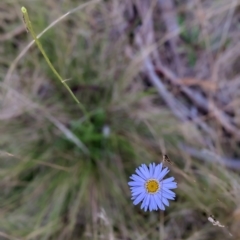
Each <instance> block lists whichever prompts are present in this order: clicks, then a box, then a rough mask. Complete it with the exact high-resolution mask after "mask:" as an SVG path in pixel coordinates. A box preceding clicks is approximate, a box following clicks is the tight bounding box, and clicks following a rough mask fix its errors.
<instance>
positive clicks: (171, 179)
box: [162, 177, 175, 183]
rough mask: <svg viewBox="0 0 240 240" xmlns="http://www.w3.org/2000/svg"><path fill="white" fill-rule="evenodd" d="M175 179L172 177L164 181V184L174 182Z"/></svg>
mask: <svg viewBox="0 0 240 240" xmlns="http://www.w3.org/2000/svg"><path fill="white" fill-rule="evenodd" d="M174 179H175V178H174V177H170V178H166V179H164V180H163V181H162V182H163V183H169V182H173V180H174Z"/></svg>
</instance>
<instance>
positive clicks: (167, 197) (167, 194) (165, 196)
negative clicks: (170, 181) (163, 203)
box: [161, 191, 174, 200]
mask: <svg viewBox="0 0 240 240" xmlns="http://www.w3.org/2000/svg"><path fill="white" fill-rule="evenodd" d="M161 194H162V196H163V197H164V198H166V199H171V200H174V197H173V196H172V195H170V194H169V193H167V192H164V191H161Z"/></svg>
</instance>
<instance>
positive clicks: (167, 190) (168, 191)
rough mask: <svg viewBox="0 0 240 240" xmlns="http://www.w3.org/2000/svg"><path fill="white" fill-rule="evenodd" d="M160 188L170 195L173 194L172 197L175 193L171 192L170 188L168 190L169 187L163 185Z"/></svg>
mask: <svg viewBox="0 0 240 240" xmlns="http://www.w3.org/2000/svg"><path fill="white" fill-rule="evenodd" d="M162 190H163V191H165V192H167V193H168V194H170V195H171V196H174V197H175V196H176V193H175V192H173V191H171V190H169V189H167V188H165V187H164V188H163V189H162Z"/></svg>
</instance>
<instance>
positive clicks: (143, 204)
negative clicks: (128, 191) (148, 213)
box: [141, 194, 148, 209]
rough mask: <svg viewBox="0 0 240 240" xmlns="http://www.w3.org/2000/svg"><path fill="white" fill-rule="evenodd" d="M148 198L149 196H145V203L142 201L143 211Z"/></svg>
mask: <svg viewBox="0 0 240 240" xmlns="http://www.w3.org/2000/svg"><path fill="white" fill-rule="evenodd" d="M147 196H148V194H146V195H145V197H144V199H143V201H142V204H141V209H143V208H144V207H145V204H146V202H147Z"/></svg>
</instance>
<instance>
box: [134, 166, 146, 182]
mask: <svg viewBox="0 0 240 240" xmlns="http://www.w3.org/2000/svg"><path fill="white" fill-rule="evenodd" d="M136 173H137V174H138V175H139V176H140V177H141V178H142V179H144V180H146V177H145V175H144V174H143V173H142V172H141V171H140V170H139V169H136Z"/></svg>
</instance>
